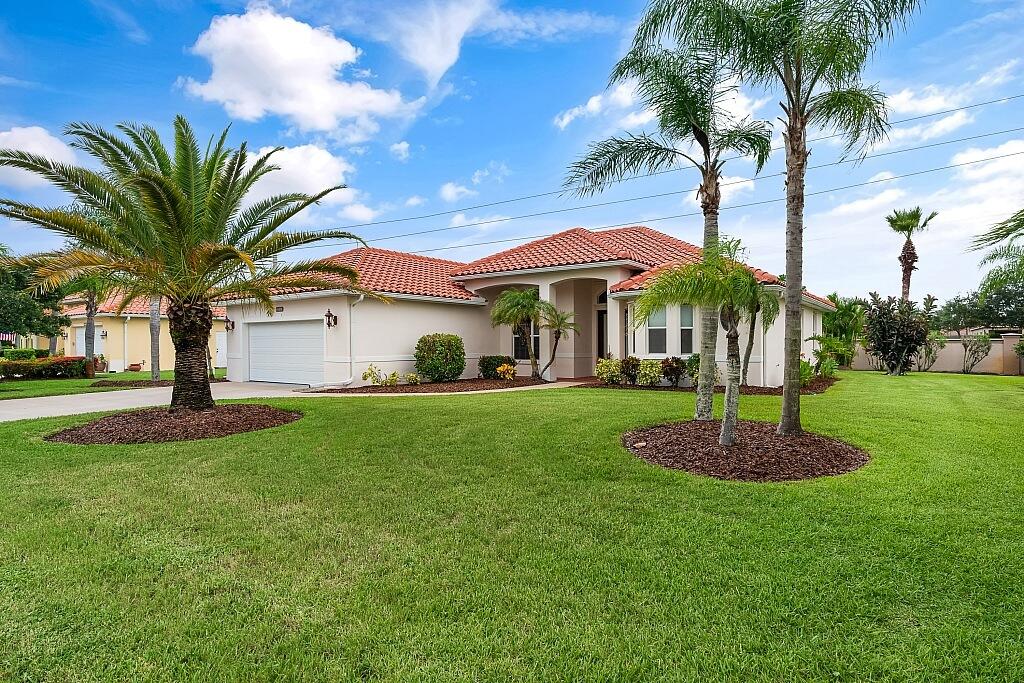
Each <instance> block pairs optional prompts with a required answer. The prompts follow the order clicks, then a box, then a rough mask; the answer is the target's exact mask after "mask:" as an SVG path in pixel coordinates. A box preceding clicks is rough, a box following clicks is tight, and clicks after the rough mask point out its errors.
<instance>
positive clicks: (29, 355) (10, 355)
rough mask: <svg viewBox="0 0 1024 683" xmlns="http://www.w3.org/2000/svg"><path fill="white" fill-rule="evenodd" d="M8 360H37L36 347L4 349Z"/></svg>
mask: <svg viewBox="0 0 1024 683" xmlns="http://www.w3.org/2000/svg"><path fill="white" fill-rule="evenodd" d="M4 358H5V359H6V360H35V359H36V350H35V349H7V350H5V351H4Z"/></svg>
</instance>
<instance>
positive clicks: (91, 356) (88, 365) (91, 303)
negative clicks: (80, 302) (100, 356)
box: [85, 292, 99, 378]
mask: <svg viewBox="0 0 1024 683" xmlns="http://www.w3.org/2000/svg"><path fill="white" fill-rule="evenodd" d="M97 309H99V301H98V299H97V297H96V293H95V292H88V293H87V294H86V295H85V376H86V377H89V378H91V377H95V376H96V361H95V356H96V311H97Z"/></svg>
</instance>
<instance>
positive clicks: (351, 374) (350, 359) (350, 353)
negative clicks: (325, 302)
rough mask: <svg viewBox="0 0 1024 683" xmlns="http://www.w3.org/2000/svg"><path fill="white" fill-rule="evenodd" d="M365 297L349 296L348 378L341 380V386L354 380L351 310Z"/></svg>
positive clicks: (363, 295) (354, 354)
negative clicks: (354, 297)
mask: <svg viewBox="0 0 1024 683" xmlns="http://www.w3.org/2000/svg"><path fill="white" fill-rule="evenodd" d="M365 298H366V295H365V294H360V295H359V298H358V299H356V300H355V301H352V298H351V297H349V300H348V379H346V380H344V381H342V383H341V386H343V387H347V386H349V385H350V384H352V382H354V381H356V375H355V372H356V350H355V348H354V347H353V346H352V336H353V335H352V327H353V323H354V321H353V315H354V314H353V311H354V310H355V307H356V306H358V305H359V304H361V303H362V302H363V299H365Z"/></svg>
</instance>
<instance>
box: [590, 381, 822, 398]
mask: <svg viewBox="0 0 1024 683" xmlns="http://www.w3.org/2000/svg"><path fill="white" fill-rule="evenodd" d="M838 381H839V378H838V377H815V378H814V379H812V380H811V382H810V384H808V385H807V386H806V387H804V388H802V389H801V390H800V393H801V394H822V393H824V392H825V390H826V389H828V388H829V387H830V386H832V385H833V384H835V383H836V382H838ZM577 388H581V389H626V390H634V391H688V392H690V393H693V392H695V391H697V389H696V387H670V386H656V387H641V386H637V385H635V384H604V383H602V382H588V383H587V384H581V385H579V387H577ZM715 393H716V394H724V393H725V387H724V386H722V385H721V384H719V385H718V386H716V387H715ZM740 394H741V395H743V396H782V387H753V386H746V387H743V386H741V387H740Z"/></svg>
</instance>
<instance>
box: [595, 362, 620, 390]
mask: <svg viewBox="0 0 1024 683" xmlns="http://www.w3.org/2000/svg"><path fill="white" fill-rule="evenodd" d="M594 374H595V375H596V376H597V378H598V379H599V380H601V381H602V382H604V383H605V384H622V361H621V360H619V359H617V358H598V359H597V369H596V370H595V371H594Z"/></svg>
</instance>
